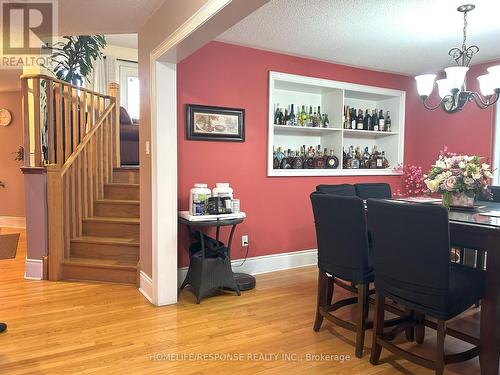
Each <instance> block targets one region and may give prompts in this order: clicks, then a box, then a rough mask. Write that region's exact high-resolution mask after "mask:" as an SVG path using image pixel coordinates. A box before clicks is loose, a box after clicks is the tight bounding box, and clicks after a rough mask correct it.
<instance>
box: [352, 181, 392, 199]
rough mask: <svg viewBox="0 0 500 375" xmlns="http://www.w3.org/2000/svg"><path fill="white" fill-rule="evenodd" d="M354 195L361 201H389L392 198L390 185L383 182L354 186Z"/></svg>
mask: <svg viewBox="0 0 500 375" xmlns="http://www.w3.org/2000/svg"><path fill="white" fill-rule="evenodd" d="M354 188H355V189H356V195H357V196H358V197H360V198H361V199H370V198H376V199H390V198H392V192H391V185H389V184H386V183H383V182H375V183H365V184H355V185H354Z"/></svg>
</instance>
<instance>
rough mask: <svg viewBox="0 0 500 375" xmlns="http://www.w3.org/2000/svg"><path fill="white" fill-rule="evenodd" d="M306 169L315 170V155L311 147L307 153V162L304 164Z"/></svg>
mask: <svg viewBox="0 0 500 375" xmlns="http://www.w3.org/2000/svg"><path fill="white" fill-rule="evenodd" d="M304 147H305V146H304ZM304 168H306V169H313V168H314V153H313V151H312V147H309V149H308V150H307V152H306V160H305V162H304Z"/></svg>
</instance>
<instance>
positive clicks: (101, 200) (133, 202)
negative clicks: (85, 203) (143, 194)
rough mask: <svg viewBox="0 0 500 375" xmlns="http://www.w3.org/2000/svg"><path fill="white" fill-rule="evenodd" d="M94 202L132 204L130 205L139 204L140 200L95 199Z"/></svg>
mask: <svg viewBox="0 0 500 375" xmlns="http://www.w3.org/2000/svg"><path fill="white" fill-rule="evenodd" d="M94 203H111V204H130V205H139V203H140V202H139V201H137V200H128V199H109V198H104V199H98V200H96V201H94Z"/></svg>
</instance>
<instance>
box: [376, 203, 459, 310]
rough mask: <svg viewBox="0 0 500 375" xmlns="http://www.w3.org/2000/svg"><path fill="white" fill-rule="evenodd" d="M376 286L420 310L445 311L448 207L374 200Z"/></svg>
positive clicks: (448, 239) (448, 242)
mask: <svg viewBox="0 0 500 375" xmlns="http://www.w3.org/2000/svg"><path fill="white" fill-rule="evenodd" d="M367 209H368V213H367V218H368V228H369V230H370V232H371V237H372V241H373V257H374V269H375V288H376V289H377V292H379V293H381V294H382V295H385V296H386V297H389V298H392V299H395V300H396V301H399V302H401V303H403V304H405V305H409V306H412V307H413V308H415V309H417V310H418V309H420V311H431V312H434V311H436V312H440V311H445V310H446V308H447V305H448V303H449V291H450V287H449V285H450V237H449V223H448V211H447V210H446V208H444V207H442V206H433V205H424V204H411V203H405V202H396V201H387V200H377V199H369V200H368V201H367Z"/></svg>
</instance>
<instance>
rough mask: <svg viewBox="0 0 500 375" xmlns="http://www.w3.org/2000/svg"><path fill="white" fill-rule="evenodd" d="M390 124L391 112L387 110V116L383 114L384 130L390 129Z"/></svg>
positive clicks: (388, 130)
mask: <svg viewBox="0 0 500 375" xmlns="http://www.w3.org/2000/svg"><path fill="white" fill-rule="evenodd" d="M391 125H392V120H391V113H390V112H389V111H387V116H385V131H386V132H390V131H391Z"/></svg>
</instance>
